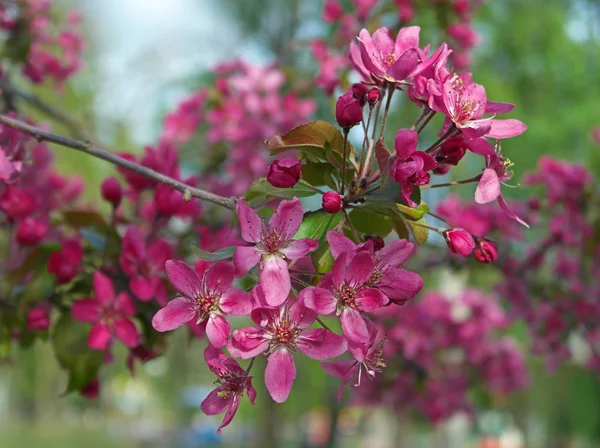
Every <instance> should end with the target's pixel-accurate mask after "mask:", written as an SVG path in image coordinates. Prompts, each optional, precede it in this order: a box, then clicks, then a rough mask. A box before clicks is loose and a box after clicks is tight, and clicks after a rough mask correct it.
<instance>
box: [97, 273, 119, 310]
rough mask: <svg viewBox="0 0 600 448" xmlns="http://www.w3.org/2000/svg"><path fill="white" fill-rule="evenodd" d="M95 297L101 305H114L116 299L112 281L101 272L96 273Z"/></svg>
mask: <svg viewBox="0 0 600 448" xmlns="http://www.w3.org/2000/svg"><path fill="white" fill-rule="evenodd" d="M93 283H94V296H95V297H96V300H98V302H100V303H101V304H109V303H112V302H113V300H114V299H115V289H114V287H113V284H112V280H111V279H110V278H108V277H107V276H106V275H104V274H103V273H102V272H100V271H96V272H94V279H93Z"/></svg>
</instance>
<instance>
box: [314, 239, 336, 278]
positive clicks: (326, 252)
mask: <svg viewBox="0 0 600 448" xmlns="http://www.w3.org/2000/svg"><path fill="white" fill-rule="evenodd" d="M310 258H311V260H312V262H313V266H314V267H315V270H316V271H317V272H329V271H331V268H333V261H334V260H333V257H332V255H331V249H330V248H329V245H328V244H326V243H325V244H320V245H319V248H318V249H317V250H316V251H314V252H313V253H312V254H311V256H310Z"/></svg>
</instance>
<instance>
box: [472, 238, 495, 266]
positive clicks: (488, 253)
mask: <svg viewBox="0 0 600 448" xmlns="http://www.w3.org/2000/svg"><path fill="white" fill-rule="evenodd" d="M473 255H474V256H475V258H476V259H477V261H480V262H481V263H493V262H494V261H496V260H497V259H498V250H497V249H496V244H495V243H494V242H493V241H490V240H488V239H487V238H477V246H476V247H475V251H474V252H473Z"/></svg>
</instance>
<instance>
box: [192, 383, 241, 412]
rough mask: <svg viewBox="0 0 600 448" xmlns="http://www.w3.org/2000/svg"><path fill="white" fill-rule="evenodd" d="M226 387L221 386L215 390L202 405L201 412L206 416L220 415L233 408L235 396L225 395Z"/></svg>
mask: <svg viewBox="0 0 600 448" xmlns="http://www.w3.org/2000/svg"><path fill="white" fill-rule="evenodd" d="M225 391H226V386H219V387H217V388H216V389H213V390H212V391H211V392H210V393H209V394H208V396H207V397H206V398H205V399H204V400H203V401H202V403H201V404H200V410H201V411H202V412H204V413H205V414H206V415H219V414H222V413H223V412H225V410H226V409H227V408H229V407H231V404H232V402H233V397H234V395H233V394H231V393H228V394H224V393H222V392H225Z"/></svg>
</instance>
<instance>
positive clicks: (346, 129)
mask: <svg viewBox="0 0 600 448" xmlns="http://www.w3.org/2000/svg"><path fill="white" fill-rule="evenodd" d="M349 132H350V129H349V128H344V157H343V159H342V188H341V193H340V194H341V195H342V196H344V191H345V189H346V158H347V154H346V153H347V152H348V133H349Z"/></svg>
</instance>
